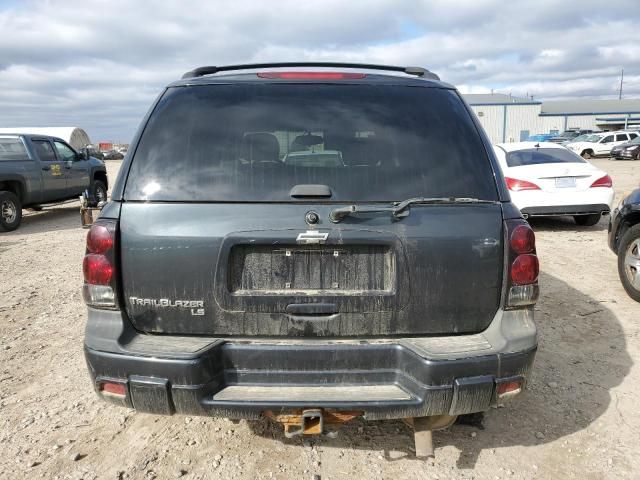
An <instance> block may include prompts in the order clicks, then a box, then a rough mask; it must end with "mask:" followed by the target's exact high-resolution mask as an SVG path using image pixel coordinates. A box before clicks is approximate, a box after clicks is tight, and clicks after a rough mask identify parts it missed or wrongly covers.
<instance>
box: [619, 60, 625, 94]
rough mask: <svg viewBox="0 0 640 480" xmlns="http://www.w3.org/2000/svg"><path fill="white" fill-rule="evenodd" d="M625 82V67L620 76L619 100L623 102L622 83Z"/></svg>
mask: <svg viewBox="0 0 640 480" xmlns="http://www.w3.org/2000/svg"><path fill="white" fill-rule="evenodd" d="M623 80H624V67H623V68H622V72H621V75H620V91H619V92H618V100H622V81H623Z"/></svg>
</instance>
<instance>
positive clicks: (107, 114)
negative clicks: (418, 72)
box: [0, 0, 640, 142]
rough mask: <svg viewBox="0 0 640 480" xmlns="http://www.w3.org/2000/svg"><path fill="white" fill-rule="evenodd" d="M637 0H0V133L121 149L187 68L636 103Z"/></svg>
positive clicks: (639, 92)
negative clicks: (64, 135) (384, 77)
mask: <svg viewBox="0 0 640 480" xmlns="http://www.w3.org/2000/svg"><path fill="white" fill-rule="evenodd" d="M639 7H640V5H639V4H638V0H626V1H622V0H608V1H602V0H598V1H590V0H581V1H580V2H572V1H567V0H561V1H551V0H536V1H526V2H524V1H520V2H519V1H505V0H455V1H454V0H432V1H419V0H412V1H404V2H402V1H400V0H362V1H357V0H344V1H338V0H304V1H301V0H287V1H276V0H263V1H258V0H253V1H245V0H233V1H227V2H222V1H213V0H211V1H195V0H189V1H156V2H151V1H149V2H147V1H142V0H135V1H134V0H130V1H120V0H107V1H101V0H99V1H94V0H82V1H79V0H67V1H58V0H49V1H42V0H39V1H30V0H25V1H20V0H0V127H14V126H48V125H55V126H66V125H78V126H82V127H84V128H85V129H86V130H87V131H88V132H89V135H90V136H91V138H92V139H93V141H95V142H97V141H100V140H112V141H121V142H128V141H129V140H130V138H131V136H132V135H133V133H134V131H135V129H136V128H137V126H138V124H139V122H140V120H141V118H142V116H143V115H144V113H145V112H146V110H147V108H148V107H149V105H150V104H151V102H152V101H153V99H154V98H155V96H156V95H157V94H158V93H159V92H160V90H161V88H162V87H163V86H164V85H166V84H167V83H169V82H171V81H172V80H174V79H176V78H178V77H179V76H180V75H181V74H182V73H184V72H185V71H187V70H189V69H191V68H192V67H194V66H200V65H216V64H218V65H222V64H229V63H243V62H257V61H260V62H262V61H293V60H322V61H341V60H346V61H354V62H367V63H388V64H400V65H419V66H425V67H427V68H429V69H431V70H432V71H434V72H436V73H438V74H439V75H440V77H441V78H442V79H444V80H446V81H448V82H450V83H453V84H454V85H456V86H457V87H458V88H459V89H460V90H461V91H462V92H463V93H470V92H472V93H482V92H488V91H490V90H491V89H495V90H496V91H499V92H504V93H512V94H513V95H525V94H529V95H535V96H536V97H537V98H539V99H554V98H575V97H600V98H615V97H617V90H618V85H619V81H620V69H621V67H624V69H625V77H624V78H625V82H624V96H625V97H627V98H633V97H635V98H638V97H640V36H639V33H638V32H640V22H639V20H640V8H639Z"/></svg>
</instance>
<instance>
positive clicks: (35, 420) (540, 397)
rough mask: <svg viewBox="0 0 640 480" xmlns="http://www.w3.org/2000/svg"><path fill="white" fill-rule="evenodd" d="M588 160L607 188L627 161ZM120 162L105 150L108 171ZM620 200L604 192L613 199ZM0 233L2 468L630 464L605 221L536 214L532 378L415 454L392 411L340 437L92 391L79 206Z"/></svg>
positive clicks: (621, 303)
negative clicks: (431, 450)
mask: <svg viewBox="0 0 640 480" xmlns="http://www.w3.org/2000/svg"><path fill="white" fill-rule="evenodd" d="M594 163H596V164H598V165H599V166H600V167H602V168H604V169H605V170H607V171H608V172H609V173H610V174H611V176H612V177H613V179H614V184H615V186H616V189H617V192H618V197H617V198H618V199H619V198H621V194H622V193H623V192H628V191H630V190H632V189H633V188H634V187H635V186H638V184H639V183H640V162H615V161H611V160H608V159H605V160H596V161H595V162H594ZM119 165H120V163H119V162H109V165H108V167H109V172H110V178H111V179H112V180H113V179H115V174H116V171H117V169H118V168H119ZM616 201H617V200H616ZM25 213H26V215H25V218H24V221H23V226H22V227H21V228H20V229H19V230H18V231H16V232H12V233H4V234H0V292H1V294H0V452H2V455H0V478H12V479H13V478H56V479H57V478H59V479H66V478H73V479H76V478H85V479H90V478H106V479H122V478H140V479H151V478H179V477H184V478H189V479H191V478H252V479H253V478H279V479H290V478H305V479H313V478H318V477H314V475H318V476H320V478H322V479H330V478H331V479H339V478H367V479H369V478H371V479H382V478H384V479H388V478H393V479H404V478H411V479H413V478H415V479H417V478H421V479H422V478H433V479H437V478H440V479H443V478H468V479H470V478H476V479H485V478H487V479H500V478H516V479H529V478H548V479H557V478H579V479H580V480H588V479H599V478H612V479H613V478H615V479H624V478H629V479H631V478H638V476H639V475H640V473H638V472H640V460H639V455H638V454H639V453H640V446H639V445H640V436H639V434H638V432H639V431H640V415H638V413H637V405H638V402H640V369H639V368H638V366H637V365H636V364H637V362H638V360H640V349H639V346H640V339H639V336H638V332H639V323H640V321H639V319H640V315H639V314H638V313H639V312H640V305H638V304H637V303H635V302H633V301H632V300H631V299H630V298H628V297H627V296H626V294H625V292H624V290H623V289H622V286H621V285H620V282H619V280H618V276H617V270H616V259H615V256H614V255H613V254H612V253H611V252H610V251H609V250H608V248H607V244H606V237H607V231H606V227H607V223H606V222H607V221H606V220H603V221H602V222H601V223H600V224H599V225H596V226H595V227H577V226H576V225H575V224H574V223H573V221H571V220H570V219H556V220H543V221H536V222H534V223H533V227H534V229H535V230H536V234H537V238H538V251H539V255H540V259H541V267H542V274H541V279H540V283H541V288H542V298H541V301H540V302H539V305H538V306H537V307H536V308H537V322H538V326H539V328H540V349H539V352H538V356H537V359H536V365H535V368H534V373H533V378H532V379H531V382H530V385H529V389H528V391H527V392H526V393H525V394H524V395H521V396H520V398H517V399H516V400H514V401H513V402H512V403H508V404H507V405H506V406H505V407H504V408H498V409H492V410H491V411H490V412H488V413H487V414H486V415H485V418H484V421H483V423H482V425H480V426H469V425H454V426H453V427H451V428H450V429H448V430H446V431H443V432H438V433H437V434H436V435H435V443H436V448H437V449H436V456H437V459H436V462H435V463H431V462H425V461H420V460H417V459H415V458H414V457H413V451H412V448H413V445H412V440H411V436H410V430H409V429H408V428H407V427H406V426H405V425H404V424H403V423H401V422H364V421H355V422H353V423H351V424H348V425H346V426H345V427H344V428H343V429H342V430H341V433H340V435H339V436H338V438H336V439H329V438H315V437H313V438H309V439H294V440H288V439H286V438H285V437H284V435H283V434H282V431H281V428H279V427H278V426H276V425H272V424H270V423H268V422H267V421H263V422H240V423H239V424H237V425H236V424H233V423H232V422H230V421H228V420H224V419H215V418H198V417H194V418H190V417H182V416H173V417H157V416H153V415H146V414H138V413H135V412H133V411H131V410H126V409H121V408H118V407H115V406H111V405H109V404H106V403H103V402H102V401H99V400H98V398H97V397H96V395H95V394H94V392H93V390H92V387H91V384H90V381H89V376H88V374H87V372H86V368H85V364H84V358H83V354H82V336H83V330H84V323H85V307H84V305H83V303H82V299H81V295H80V285H81V283H82V275H81V261H82V256H83V253H84V238H85V234H86V231H85V230H82V229H81V228H80V223H79V215H78V204H77V203H76V202H73V203H71V204H66V205H61V206H55V207H49V208H46V209H45V210H44V211H42V212H39V213H35V212H25Z"/></svg>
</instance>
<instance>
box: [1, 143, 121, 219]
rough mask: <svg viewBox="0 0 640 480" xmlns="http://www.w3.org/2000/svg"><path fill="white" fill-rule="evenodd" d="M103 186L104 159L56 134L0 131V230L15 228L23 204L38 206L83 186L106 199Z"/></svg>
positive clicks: (78, 192) (76, 192) (98, 198)
mask: <svg viewBox="0 0 640 480" xmlns="http://www.w3.org/2000/svg"><path fill="white" fill-rule="evenodd" d="M107 188H108V181H107V170H106V168H105V165H104V162H102V161H101V160H98V159H97V158H93V157H91V156H90V155H89V154H88V153H87V152H86V151H83V152H77V151H75V150H74V149H73V148H72V147H71V146H69V144H68V143H66V142H65V141H64V140H62V139H60V138H57V137H50V136H44V135H31V134H21V133H15V134H2V135H0V231H11V230H15V229H16V228H18V227H19V226H20V222H21V220H22V209H23V208H32V209H34V210H39V209H40V208H41V206H42V204H46V203H54V202H60V201H64V200H68V199H71V198H74V197H78V196H79V195H81V194H82V193H83V192H85V191H87V190H88V191H89V196H90V198H91V199H92V201H93V202H95V203H98V202H101V201H106V200H107Z"/></svg>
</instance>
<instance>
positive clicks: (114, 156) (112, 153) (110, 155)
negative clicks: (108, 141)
mask: <svg viewBox="0 0 640 480" xmlns="http://www.w3.org/2000/svg"><path fill="white" fill-rule="evenodd" d="M123 158H124V155H123V154H121V153H120V152H119V151H117V150H109V151H108V152H107V153H105V154H104V159H105V160H122V159H123Z"/></svg>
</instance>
